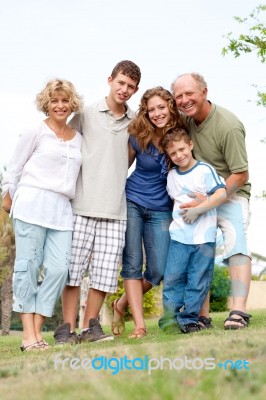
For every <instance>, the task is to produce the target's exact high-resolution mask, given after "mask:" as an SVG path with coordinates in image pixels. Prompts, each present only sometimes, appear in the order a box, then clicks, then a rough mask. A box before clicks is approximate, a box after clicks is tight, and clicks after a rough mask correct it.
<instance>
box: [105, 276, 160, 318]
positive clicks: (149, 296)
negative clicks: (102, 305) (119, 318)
mask: <svg viewBox="0 0 266 400" xmlns="http://www.w3.org/2000/svg"><path fill="white" fill-rule="evenodd" d="M123 282H124V281H123V278H122V277H121V276H120V275H119V278H118V289H117V292H116V293H114V294H110V295H108V296H107V298H106V304H107V306H108V307H109V308H111V304H112V302H113V301H114V300H115V299H118V298H119V297H121V296H122V294H123V293H125V289H124V283H123ZM161 293H162V291H161V286H156V287H154V288H152V290H149V291H148V292H147V293H145V295H144V298H143V311H144V317H145V318H152V317H158V316H160V314H161ZM131 318H132V314H131V310H130V308H129V307H128V308H127V311H126V313H125V320H130V319H131Z"/></svg>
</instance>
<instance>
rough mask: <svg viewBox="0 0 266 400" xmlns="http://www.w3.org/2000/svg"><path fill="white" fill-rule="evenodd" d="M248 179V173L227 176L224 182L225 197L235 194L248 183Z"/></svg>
mask: <svg viewBox="0 0 266 400" xmlns="http://www.w3.org/2000/svg"><path fill="white" fill-rule="evenodd" d="M248 178H249V173H248V171H243V172H239V173H237V174H231V175H229V176H228V178H227V179H226V181H225V183H226V192H227V197H229V196H231V195H233V194H235V193H236V192H237V191H238V189H240V188H241V187H242V186H243V185H244V184H245V183H246V182H247V181H248Z"/></svg>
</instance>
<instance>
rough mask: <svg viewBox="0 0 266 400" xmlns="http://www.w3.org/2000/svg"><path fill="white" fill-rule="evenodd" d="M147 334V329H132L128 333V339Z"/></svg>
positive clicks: (140, 337)
mask: <svg viewBox="0 0 266 400" xmlns="http://www.w3.org/2000/svg"><path fill="white" fill-rule="evenodd" d="M146 335H147V331H146V329H144V328H139V329H134V331H132V332H131V334H130V335H129V337H128V338H129V339H142V338H144V337H145V336H146Z"/></svg>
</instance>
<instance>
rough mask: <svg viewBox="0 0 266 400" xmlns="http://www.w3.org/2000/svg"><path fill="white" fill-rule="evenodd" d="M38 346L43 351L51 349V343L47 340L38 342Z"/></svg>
mask: <svg viewBox="0 0 266 400" xmlns="http://www.w3.org/2000/svg"><path fill="white" fill-rule="evenodd" d="M37 344H38V345H39V346H40V347H41V348H42V349H43V350H48V349H49V348H50V346H49V343H47V342H46V341H45V340H43V339H42V340H40V341H39V342H37Z"/></svg>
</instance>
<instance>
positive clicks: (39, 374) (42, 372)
mask: <svg viewBox="0 0 266 400" xmlns="http://www.w3.org/2000/svg"><path fill="white" fill-rule="evenodd" d="M265 314H266V312H265V311H254V312H252V315H253V318H252V320H251V324H250V326H249V328H247V329H242V330H238V331H224V330H223V320H224V319H225V318H226V316H227V313H214V314H213V315H212V317H213V322H214V325H215V328H214V329H212V330H208V331H201V332H199V333H194V334H189V335H184V334H176V335H169V334H165V333H163V332H161V331H159V330H158V328H157V321H154V320H153V321H148V322H147V326H148V332H149V334H148V336H147V337H146V338H144V339H141V340H130V339H128V338H127V335H128V333H129V332H130V330H131V329H132V323H131V322H128V323H127V330H126V333H125V335H124V336H123V337H120V338H117V339H115V340H114V341H112V342H102V343H94V344H82V345H77V346H64V347H55V346H52V347H51V349H50V350H48V351H46V352H35V353H33V352H28V353H22V352H20V350H19V345H20V342H21V332H20V333H18V334H16V335H14V334H12V335H10V336H2V337H0V352H1V359H0V396H1V398H2V399H5V400H17V399H20V400H24V399H25V400H26V399H27V400H31V399H32V400H35V399H38V400H61V399H62V400H70V399H71V400H72V399H73V398H77V399H79V400H83V399H84V400H85V399H86V400H89V399H99V400H103V399H108V400H120V399H134V400H135V399H136V400H138V399H140V400H142V399H147V400H149V399H152V400H157V399H158V400H159V399H165V400H170V399H179V398H180V399H182V400H190V399H194V398H195V399H197V400H203V399H204V400H206V399H212V400H216V399H219V400H220V399H222V400H223V399H228V398H231V399H241V400H246V399H250V398H251V397H254V398H256V399H265V398H266V339H265V338H266V318H265V317H266V315H265ZM106 331H109V332H110V329H109V327H106ZM44 336H45V339H46V340H47V341H48V342H49V343H50V344H53V342H54V341H53V335H52V332H48V333H45V334H44ZM59 354H60V358H61V359H63V358H67V357H68V358H69V359H72V362H73V358H77V359H80V360H83V362H85V361H86V360H85V359H86V358H91V359H93V358H95V357H101V356H102V357H105V358H106V359H109V360H110V358H112V357H113V358H118V359H120V358H123V357H125V356H127V358H128V359H130V360H133V359H135V358H139V360H135V367H136V368H138V367H140V366H141V362H142V361H143V360H144V357H145V356H147V357H148V358H149V360H150V361H149V362H150V363H151V365H152V366H153V367H155V365H156V363H157V367H159V363H158V361H157V360H153V361H152V360H151V359H152V358H154V359H160V357H163V358H164V364H163V368H162V369H159V368H157V369H155V370H152V371H150V373H149V372H148V370H137V369H135V370H133V369H131V370H129V369H128V370H127V369H125V368H124V369H123V370H121V371H120V372H118V373H116V374H114V370H111V369H105V370H104V369H101V370H95V369H92V368H90V369H85V368H79V369H76V370H75V369H73V368H70V366H69V362H67V361H66V364H65V368H64V369H63V368H62V365H61V364H60V366H59V367H58V368H55V357H59ZM186 358H187V360H188V362H189V361H191V363H192V362H193V365H194V368H192V369H187V368H180V366H181V364H182V363H183V362H184V360H185V359H186ZM206 358H212V359H214V361H212V362H214V363H215V364H214V366H215V368H213V369H210V370H208V369H205V368H204V367H202V365H203V362H204V361H202V360H204V359H206ZM167 359H168V360H167ZM180 359H181V360H180ZM226 360H232V361H236V360H242V361H239V365H238V368H234V369H232V367H231V366H230V365H227V367H226V368H224V367H221V368H220V367H218V366H217V364H218V363H220V362H223V363H224V362H225V361H226ZM244 360H246V362H248V363H249V364H246V367H248V368H249V369H246V368H244V364H243V363H244ZM115 362H116V361H115V360H113V361H112V364H111V365H113V367H114V366H115V364H114V363H115ZM206 362H207V361H206ZM173 363H175V366H176V369H175V368H172V369H171V368H170V365H171V364H172V366H173ZM190 365H191V364H188V366H190ZM77 366H78V365H77ZM200 367H202V368H200Z"/></svg>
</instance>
